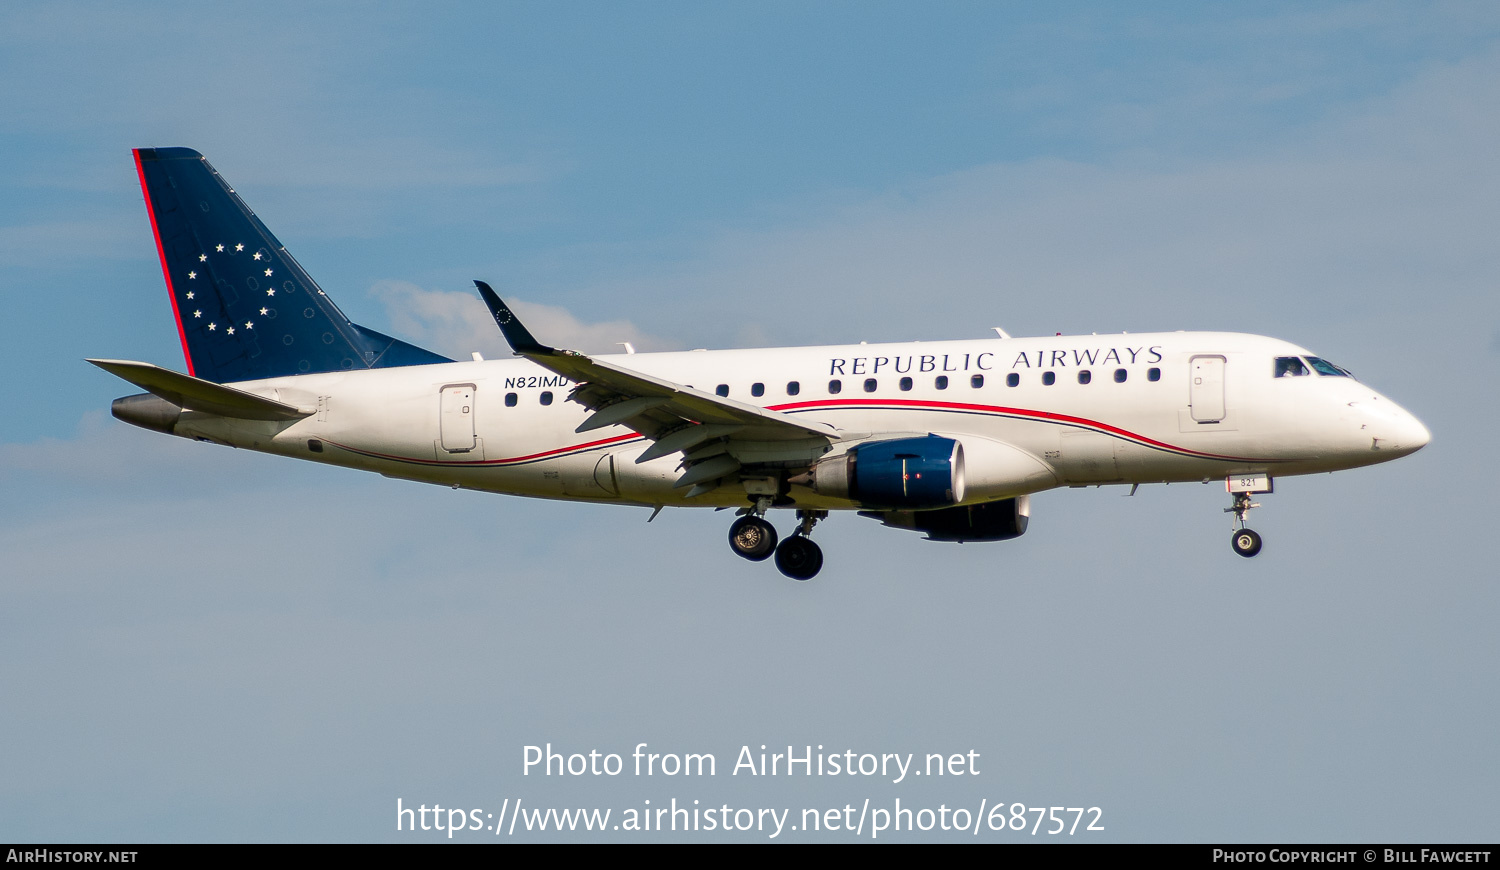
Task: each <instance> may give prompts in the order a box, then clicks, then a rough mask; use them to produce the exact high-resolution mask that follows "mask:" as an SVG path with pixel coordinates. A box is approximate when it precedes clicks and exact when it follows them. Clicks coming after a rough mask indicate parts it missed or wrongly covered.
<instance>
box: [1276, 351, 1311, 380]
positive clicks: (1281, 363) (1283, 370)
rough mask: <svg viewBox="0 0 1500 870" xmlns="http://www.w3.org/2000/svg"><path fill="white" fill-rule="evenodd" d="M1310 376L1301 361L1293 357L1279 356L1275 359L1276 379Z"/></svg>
mask: <svg viewBox="0 0 1500 870" xmlns="http://www.w3.org/2000/svg"><path fill="white" fill-rule="evenodd" d="M1306 374H1311V372H1309V371H1308V370H1307V366H1305V365H1303V364H1302V360H1300V359H1297V358H1296V357H1294V356H1279V357H1277V358H1276V377H1278V378H1300V377H1302V376H1303V375H1306Z"/></svg>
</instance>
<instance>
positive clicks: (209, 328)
mask: <svg viewBox="0 0 1500 870" xmlns="http://www.w3.org/2000/svg"><path fill="white" fill-rule="evenodd" d="M218 328H219V324H217V323H210V324H209V325H208V331H209V332H213V331H214V330H215V329H218Z"/></svg>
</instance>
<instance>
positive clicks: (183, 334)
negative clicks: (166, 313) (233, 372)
mask: <svg viewBox="0 0 1500 870" xmlns="http://www.w3.org/2000/svg"><path fill="white" fill-rule="evenodd" d="M130 153H131V155H132V156H134V157H135V174H136V175H138V176H140V179H141V196H143V197H145V198H146V214H148V215H150V216H151V235H152V236H153V237H154V238H155V239H156V256H158V257H160V258H161V275H162V277H163V278H165V279H167V295H168V296H170V297H172V317H173V318H174V319H176V321H177V337H178V338H179V339H181V340H182V358H183V359H185V360H187V373H188V374H190V375H191V374H193V355H192V354H190V353H188V343H187V331H186V330H184V329H183V328H182V312H180V311H178V310H177V290H176V289H175V288H174V287H173V286H172V272H171V270H170V269H168V268H167V252H166V249H164V248H163V247H162V246H161V231H160V230H158V229H157V228H156V209H155V208H154V207H153V206H152V205H151V191H150V190H148V189H146V170H145V169H144V168H142V166H141V149H139V148H132V149H131V151H130Z"/></svg>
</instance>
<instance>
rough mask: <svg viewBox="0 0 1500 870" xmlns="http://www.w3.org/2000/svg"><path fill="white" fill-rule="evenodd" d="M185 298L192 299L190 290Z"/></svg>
mask: <svg viewBox="0 0 1500 870" xmlns="http://www.w3.org/2000/svg"><path fill="white" fill-rule="evenodd" d="M187 298H189V299H192V298H193V291H191V290H189V291H188V295H187Z"/></svg>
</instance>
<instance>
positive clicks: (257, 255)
mask: <svg viewBox="0 0 1500 870" xmlns="http://www.w3.org/2000/svg"><path fill="white" fill-rule="evenodd" d="M255 259H257V260H259V259H260V251H256V252H255Z"/></svg>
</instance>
